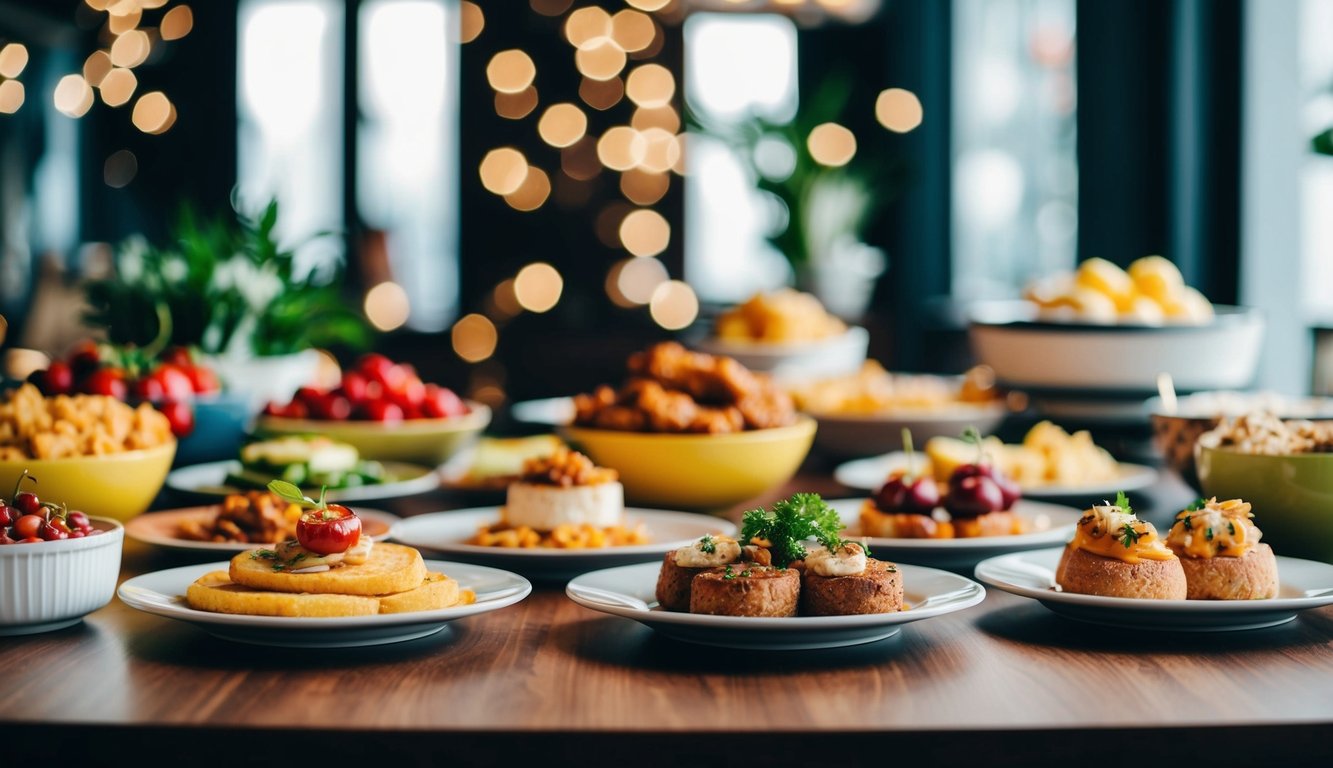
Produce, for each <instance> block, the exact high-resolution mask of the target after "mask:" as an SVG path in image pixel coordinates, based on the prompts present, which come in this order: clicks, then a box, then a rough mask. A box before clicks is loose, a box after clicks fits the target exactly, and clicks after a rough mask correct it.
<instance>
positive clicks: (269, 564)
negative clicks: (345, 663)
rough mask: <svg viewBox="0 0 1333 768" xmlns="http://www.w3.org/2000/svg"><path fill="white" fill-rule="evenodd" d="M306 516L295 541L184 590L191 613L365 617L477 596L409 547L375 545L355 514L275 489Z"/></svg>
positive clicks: (280, 486)
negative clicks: (428, 564)
mask: <svg viewBox="0 0 1333 768" xmlns="http://www.w3.org/2000/svg"><path fill="white" fill-rule="evenodd" d="M269 490H271V491H272V492H273V493H274V494H275V495H276V496H278V497H279V498H281V499H283V500H285V501H287V502H289V503H291V504H295V505H297V506H299V507H301V508H302V509H303V510H304V511H303V512H302V513H301V516H300V519H299V520H298V521H297V523H296V538H295V540H289V541H284V542H282V543H280V544H278V545H276V546H275V547H273V548H272V549H255V550H251V551H248V552H242V553H241V554H239V555H237V556H236V557H234V558H232V560H231V565H230V567H229V569H228V571H227V572H225V573H224V572H222V571H214V572H212V573H208V574H205V575H204V576H202V577H200V578H199V579H198V580H197V581H195V583H194V584H191V585H190V587H189V589H188V591H187V592H186V600H187V601H188V602H189V604H190V607H191V608H195V609H197V610H202V611H213V612H217V613H240V614H251V615H260V616H304V617H315V616H363V615H370V614H376V613H401V612H404V611H422V610H432V609H437V608H447V607H449V606H451V605H457V604H459V603H468V602H471V601H472V600H473V599H475V597H474V596H473V595H472V594H471V592H470V591H468V590H460V589H459V587H458V583H457V582H456V581H454V580H453V579H450V578H449V577H447V576H445V575H443V574H439V573H430V572H428V571H427V570H426V565H425V562H424V561H423V560H422V559H421V554H420V553H419V552H417V551H416V550H415V549H412V548H411V547H404V546H399V545H397V544H378V545H377V544H375V543H374V541H373V540H372V539H371V538H370V537H369V536H362V535H361V520H360V518H358V517H357V516H356V514H355V513H354V512H352V510H350V509H348V508H347V507H344V506H341V505H338V504H329V503H326V502H325V500H324V498H323V494H321V495H320V499H319V500H318V501H315V500H314V499H311V498H309V497H307V496H305V495H304V494H302V493H301V490H300V489H299V488H297V487H296V486H293V485H291V484H290V483H284V482H282V481H279V480H275V481H273V482H272V483H270V484H269Z"/></svg>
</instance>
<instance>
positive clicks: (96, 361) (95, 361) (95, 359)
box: [69, 341, 102, 379]
mask: <svg viewBox="0 0 1333 768" xmlns="http://www.w3.org/2000/svg"><path fill="white" fill-rule="evenodd" d="M101 363H102V355H101V353H100V352H98V351H97V345H96V344H95V343H93V342H91V341H82V342H79V343H78V344H77V345H75V347H74V351H73V352H71V353H70V355H69V367H70V368H71V369H72V370H73V372H74V378H75V379H83V378H86V377H87V376H89V375H91V374H92V373H93V372H94V371H96V370H97V368H98V366H99V365H101Z"/></svg>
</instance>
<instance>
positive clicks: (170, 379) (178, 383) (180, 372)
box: [150, 363, 194, 400]
mask: <svg viewBox="0 0 1333 768" xmlns="http://www.w3.org/2000/svg"><path fill="white" fill-rule="evenodd" d="M150 377H151V378H155V379H157V380H158V381H160V382H161V383H162V396H163V397H165V398H166V399H167V400H189V399H191V398H193V397H194V383H193V382H192V381H190V375H189V374H188V373H186V372H185V369H184V368H181V367H180V366H178V365H172V364H171V363H163V364H162V365H159V366H158V367H157V370H155V371H153V373H152V374H151V376H150Z"/></svg>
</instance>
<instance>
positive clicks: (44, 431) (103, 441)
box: [0, 384, 175, 461]
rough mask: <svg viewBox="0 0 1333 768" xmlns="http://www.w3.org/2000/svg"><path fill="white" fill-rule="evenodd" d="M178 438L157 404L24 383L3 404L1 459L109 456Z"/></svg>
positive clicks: (0, 436)
mask: <svg viewBox="0 0 1333 768" xmlns="http://www.w3.org/2000/svg"><path fill="white" fill-rule="evenodd" d="M172 442H175V438H174V437H172V435H171V425H170V424H169V423H168V422H167V417H166V416H163V415H162V414H161V413H159V412H158V411H157V410H155V409H154V408H153V407H152V406H151V405H148V404H146V403H145V404H142V405H139V406H138V407H131V406H129V405H126V404H125V403H122V402H120V401H119V400H116V399H115V398H112V397H107V396H104V395H74V396H67V395H57V396H55V397H43V396H42V394H41V393H40V392H39V391H38V390H37V388H36V387H34V386H32V385H31V384H24V385H23V386H21V387H19V388H18V389H17V390H15V391H14V392H13V394H12V395H10V397H9V399H8V401H6V402H5V403H3V404H0V461H18V460H23V459H66V458H77V457H82V456H107V455H111V454H117V453H125V452H127V451H137V450H145V449H150V448H158V447H160V446H163V445H167V444H169V443H172Z"/></svg>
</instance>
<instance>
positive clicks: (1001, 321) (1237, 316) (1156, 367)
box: [969, 301, 1264, 395]
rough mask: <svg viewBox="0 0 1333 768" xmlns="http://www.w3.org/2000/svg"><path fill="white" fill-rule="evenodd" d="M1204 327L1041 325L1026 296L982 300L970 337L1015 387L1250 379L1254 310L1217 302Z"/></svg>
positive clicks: (1219, 384)
mask: <svg viewBox="0 0 1333 768" xmlns="http://www.w3.org/2000/svg"><path fill="white" fill-rule="evenodd" d="M1216 311H1217V316H1216V317H1215V318H1214V320H1213V322H1211V323H1209V324H1207V325H1161V326H1147V325H1095V324H1091V323H1061V322H1046V321H1041V320H1038V319H1037V313H1036V308H1035V307H1034V306H1033V305H1031V304H1029V303H1028V302H1025V301H997V302H981V303H979V304H977V305H975V306H974V307H972V310H971V326H970V332H969V337H970V339H971V342H972V349H973V351H974V352H975V353H976V356H977V358H978V360H979V361H980V362H982V363H985V364H986V365H989V366H990V367H991V368H994V369H995V374H996V377H997V378H999V379H1000V380H1001V381H1003V382H1004V383H1005V384H1008V385H1010V386H1015V387H1025V388H1030V389H1038V390H1041V389H1046V390H1086V391H1090V392H1108V393H1109V392H1118V393H1130V392H1143V393H1145V395H1147V394H1150V393H1155V392H1156V390H1157V377H1158V375H1159V374H1162V373H1167V374H1170V375H1171V378H1172V380H1173V381H1174V383H1175V387H1176V389H1177V390H1179V391H1181V392H1193V391H1197V390H1203V389H1226V388H1242V387H1245V386H1248V385H1249V384H1250V382H1251V381H1253V379H1254V374H1255V371H1256V369H1257V366H1258V364H1259V351H1260V348H1261V346H1262V345H1263V339H1264V318H1263V315H1262V314H1261V313H1260V312H1259V311H1258V310H1255V309H1248V308H1245V307H1228V306H1218V307H1216Z"/></svg>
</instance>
